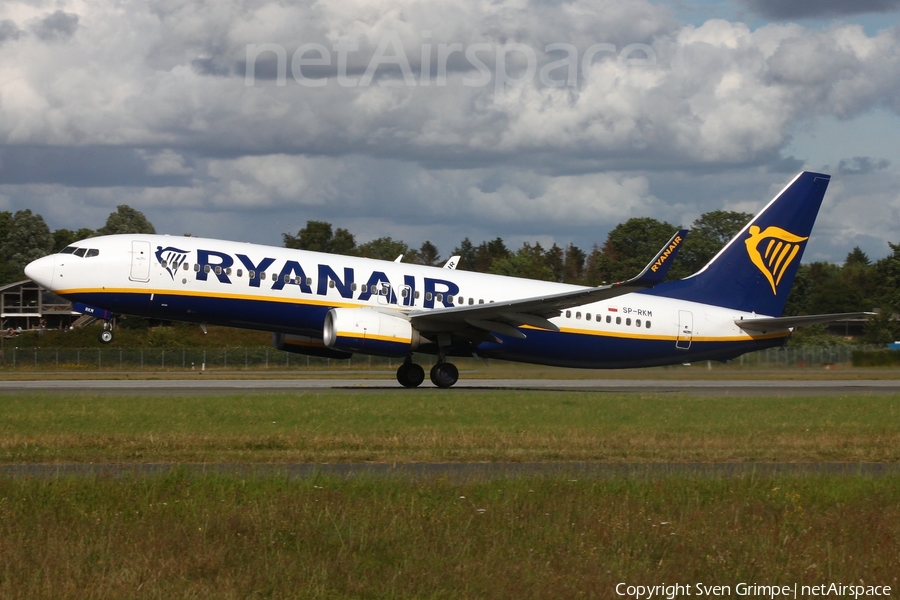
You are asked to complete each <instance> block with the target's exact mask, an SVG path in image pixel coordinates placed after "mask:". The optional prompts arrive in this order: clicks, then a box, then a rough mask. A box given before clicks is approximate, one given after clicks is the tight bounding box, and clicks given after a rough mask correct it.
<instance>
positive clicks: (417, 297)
mask: <svg viewBox="0 0 900 600" xmlns="http://www.w3.org/2000/svg"><path fill="white" fill-rule="evenodd" d="M418 299H419V292H418V291H417V292H416V300H418Z"/></svg>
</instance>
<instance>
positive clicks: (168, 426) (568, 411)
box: [0, 389, 900, 464]
mask: <svg viewBox="0 0 900 600" xmlns="http://www.w3.org/2000/svg"><path fill="white" fill-rule="evenodd" d="M2 400H3V401H2V402H0V462H3V463H7V464H8V463H28V462H340V461H343V462H358V461H381V462H393V461H399V462H408V461H426V462H427V461H544V460H556V461H559V460H600V461H660V462H673V461H674V462H678V461H786V462H791V461H851V462H854V461H892V462H893V461H897V460H898V459H900V427H898V425H900V397H898V396H896V395H873V396H867V395H858V396H846V397H840V396H822V397H817V396H804V397H778V398H743V397H709V396H704V397H690V396H686V395H676V394H671V395H639V394H619V393H602V392H553V391H509V390H462V389H460V390H451V391H449V392H447V391H441V390H433V389H423V390H414V391H407V390H383V391H372V390H366V391H352V390H325V391H321V392H304V393H296V394H286V393H275V394H269V393H260V394H234V395H211V394H201V395H193V396H190V395H169V394H162V393H158V394H154V395H120V394H89V393H84V394H80V393H44V394H38V393H8V394H5V395H3V397H2Z"/></svg>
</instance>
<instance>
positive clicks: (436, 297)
mask: <svg viewBox="0 0 900 600" xmlns="http://www.w3.org/2000/svg"><path fill="white" fill-rule="evenodd" d="M434 301H435V302H443V301H444V295H443V294H435V295H434Z"/></svg>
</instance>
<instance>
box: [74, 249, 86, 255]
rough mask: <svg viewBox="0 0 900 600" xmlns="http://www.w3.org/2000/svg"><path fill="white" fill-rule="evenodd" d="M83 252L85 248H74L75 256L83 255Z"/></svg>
mask: <svg viewBox="0 0 900 600" xmlns="http://www.w3.org/2000/svg"><path fill="white" fill-rule="evenodd" d="M85 252H87V248H78V249H77V250H75V256H84V253H85Z"/></svg>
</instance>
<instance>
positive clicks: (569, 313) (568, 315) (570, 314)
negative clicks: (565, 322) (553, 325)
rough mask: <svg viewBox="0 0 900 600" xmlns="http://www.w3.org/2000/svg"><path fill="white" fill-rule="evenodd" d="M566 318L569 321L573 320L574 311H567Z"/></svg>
mask: <svg viewBox="0 0 900 600" xmlns="http://www.w3.org/2000/svg"><path fill="white" fill-rule="evenodd" d="M566 318H567V319H571V318H572V311H571V310H567V311H566Z"/></svg>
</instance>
